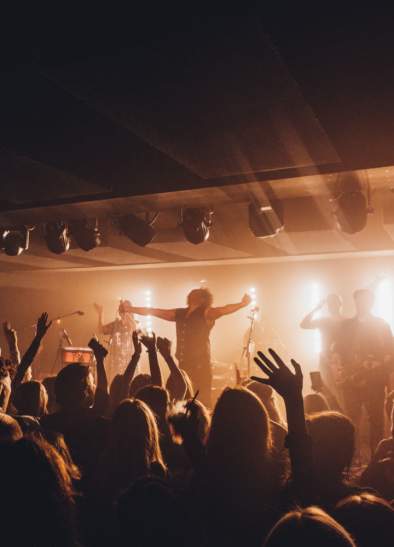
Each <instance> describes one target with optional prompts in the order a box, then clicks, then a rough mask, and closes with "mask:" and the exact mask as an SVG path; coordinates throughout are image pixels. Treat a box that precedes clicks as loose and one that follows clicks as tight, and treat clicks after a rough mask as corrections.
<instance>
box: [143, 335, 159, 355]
mask: <svg viewBox="0 0 394 547" xmlns="http://www.w3.org/2000/svg"><path fill="white" fill-rule="evenodd" d="M141 342H142V343H143V344H144V346H145V347H146V349H147V350H148V351H156V335H155V333H154V332H152V335H151V336H148V335H146V334H144V335H143V336H141Z"/></svg>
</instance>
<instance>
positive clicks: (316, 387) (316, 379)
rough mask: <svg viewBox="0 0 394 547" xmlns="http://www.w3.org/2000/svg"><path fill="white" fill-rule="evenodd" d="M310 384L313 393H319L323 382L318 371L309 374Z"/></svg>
mask: <svg viewBox="0 0 394 547" xmlns="http://www.w3.org/2000/svg"><path fill="white" fill-rule="evenodd" d="M310 378H311V384H312V389H313V391H317V392H320V391H322V389H323V380H322V377H321V374H320V372H319V371H318V370H316V371H313V372H311V373H310Z"/></svg>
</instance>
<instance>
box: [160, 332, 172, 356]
mask: <svg viewBox="0 0 394 547" xmlns="http://www.w3.org/2000/svg"><path fill="white" fill-rule="evenodd" d="M157 349H158V350H159V352H160V354H161V355H162V356H163V357H164V359H165V358H166V357H171V340H168V338H161V337H160V336H159V337H158V338H157Z"/></svg>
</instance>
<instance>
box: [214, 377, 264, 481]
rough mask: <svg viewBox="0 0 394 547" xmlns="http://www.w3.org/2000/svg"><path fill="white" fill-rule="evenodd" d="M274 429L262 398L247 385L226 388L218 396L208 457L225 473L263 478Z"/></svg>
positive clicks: (215, 466)
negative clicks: (246, 386)
mask: <svg viewBox="0 0 394 547" xmlns="http://www.w3.org/2000/svg"><path fill="white" fill-rule="evenodd" d="M271 447H272V441H271V430H270V423H269V418H268V414H267V411H266V410H265V408H264V406H263V404H262V403H261V401H260V400H259V399H258V398H257V397H256V396H255V395H254V394H253V393H252V392H251V391H249V390H247V389H244V388H226V389H225V390H224V391H223V393H222V394H221V396H220V397H219V399H218V400H217V403H216V406H215V409H214V411H213V415H212V421H211V429H210V432H209V436H208V441H207V461H208V465H210V467H211V468H212V469H214V470H217V471H219V470H220V471H223V473H224V474H227V475H231V474H233V473H234V474H236V475H237V476H239V474H240V471H241V473H244V474H245V476H254V477H255V480H260V479H258V478H257V477H261V475H262V474H264V470H265V469H266V463H267V461H268V460H269V457H270V455H271Z"/></svg>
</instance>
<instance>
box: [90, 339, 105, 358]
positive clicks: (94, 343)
mask: <svg viewBox="0 0 394 547" xmlns="http://www.w3.org/2000/svg"><path fill="white" fill-rule="evenodd" d="M88 346H89V347H90V348H91V349H92V350H93V353H94V356H95V357H96V360H97V361H98V360H100V359H101V360H103V359H105V357H106V356H107V354H108V351H107V349H106V348H105V347H104V346H103V345H101V344H100V342H99V341H98V340H97V338H92V339H91V340H90V341H89V343H88Z"/></svg>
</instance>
